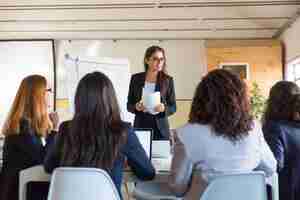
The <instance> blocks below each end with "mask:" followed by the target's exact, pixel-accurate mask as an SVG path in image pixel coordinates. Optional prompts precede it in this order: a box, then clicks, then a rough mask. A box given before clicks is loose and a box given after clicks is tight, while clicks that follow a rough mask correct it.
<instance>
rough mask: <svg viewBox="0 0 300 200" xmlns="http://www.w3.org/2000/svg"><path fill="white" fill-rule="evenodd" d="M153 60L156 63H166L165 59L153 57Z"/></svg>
mask: <svg viewBox="0 0 300 200" xmlns="http://www.w3.org/2000/svg"><path fill="white" fill-rule="evenodd" d="M152 60H153V61H154V62H158V61H159V62H164V61H165V58H163V57H162V58H158V57H152Z"/></svg>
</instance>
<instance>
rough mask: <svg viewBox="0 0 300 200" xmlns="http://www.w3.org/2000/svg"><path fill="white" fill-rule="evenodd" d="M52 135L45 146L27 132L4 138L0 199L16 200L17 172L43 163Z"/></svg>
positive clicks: (17, 187) (36, 137)
mask: <svg viewBox="0 0 300 200" xmlns="http://www.w3.org/2000/svg"><path fill="white" fill-rule="evenodd" d="M52 135H53V134H51V135H50V136H49V137H47V139H46V143H47V144H46V146H43V145H42V141H41V139H40V138H39V137H38V136H36V135H35V134H30V133H28V132H20V133H19V134H18V135H10V136H6V137H5V139H4V146H3V168H2V177H1V178H2V180H1V182H2V183H1V185H2V188H1V190H0V199H9V200H17V199H18V193H19V192H18V191H19V172H20V171H21V170H23V169H26V168H29V167H32V166H35V165H40V164H42V163H43V160H44V157H45V154H46V151H47V148H48V144H49V143H52V141H53V136H52Z"/></svg>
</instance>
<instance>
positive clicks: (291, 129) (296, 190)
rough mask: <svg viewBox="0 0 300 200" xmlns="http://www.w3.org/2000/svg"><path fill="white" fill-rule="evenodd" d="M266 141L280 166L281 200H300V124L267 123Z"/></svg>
mask: <svg viewBox="0 0 300 200" xmlns="http://www.w3.org/2000/svg"><path fill="white" fill-rule="evenodd" d="M263 132H264V135H265V139H266V141H267V143H268V144H269V146H270V148H271V150H272V151H273V153H274V156H275V158H276V160H277V164H278V168H277V169H278V173H279V197H280V199H287V200H299V199H300V159H299V155H300V122H296V121H267V122H266V123H265V124H264V126H263Z"/></svg>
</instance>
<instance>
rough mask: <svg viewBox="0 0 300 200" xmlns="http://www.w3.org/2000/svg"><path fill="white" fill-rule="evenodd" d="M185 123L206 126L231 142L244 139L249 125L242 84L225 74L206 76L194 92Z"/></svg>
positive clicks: (214, 73)
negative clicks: (187, 121)
mask: <svg viewBox="0 0 300 200" xmlns="http://www.w3.org/2000/svg"><path fill="white" fill-rule="evenodd" d="M189 122H190V123H200V124H209V125H211V126H212V128H213V129H214V132H215V134H216V135H218V136H223V137H226V138H228V139H230V140H231V141H237V140H239V139H241V138H243V136H247V135H248V132H249V131H250V130H251V129H252V124H253V122H252V116H251V114H250V103H249V98H248V96H247V92H246V85H245V83H244V82H243V81H242V80H241V79H240V78H239V77H238V76H236V75H235V74H233V73H231V72H229V71H227V70H223V69H217V70H214V71H211V72H210V73H208V74H207V75H206V76H205V77H204V78H203V79H202V81H201V82H200V83H199V85H198V87H197V89H196V92H195V95H194V98H193V102H192V107H191V111H190V115H189Z"/></svg>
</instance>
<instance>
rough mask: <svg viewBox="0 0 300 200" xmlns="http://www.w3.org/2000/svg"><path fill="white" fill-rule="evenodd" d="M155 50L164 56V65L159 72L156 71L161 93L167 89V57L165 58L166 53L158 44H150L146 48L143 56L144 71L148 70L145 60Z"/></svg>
mask: <svg viewBox="0 0 300 200" xmlns="http://www.w3.org/2000/svg"><path fill="white" fill-rule="evenodd" d="M156 52H162V54H163V56H164V65H163V67H162V70H161V71H160V72H158V77H157V81H158V84H159V86H160V91H161V92H162V93H164V92H166V89H167V84H168V83H167V80H168V79H167V77H168V73H167V59H166V54H165V50H164V49H163V48H162V47H160V46H150V47H149V48H147V50H146V52H145V56H144V68H145V72H147V71H148V68H149V66H148V64H147V62H146V61H147V60H149V59H150V58H151V56H152V55H153V54H154V53H156Z"/></svg>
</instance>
